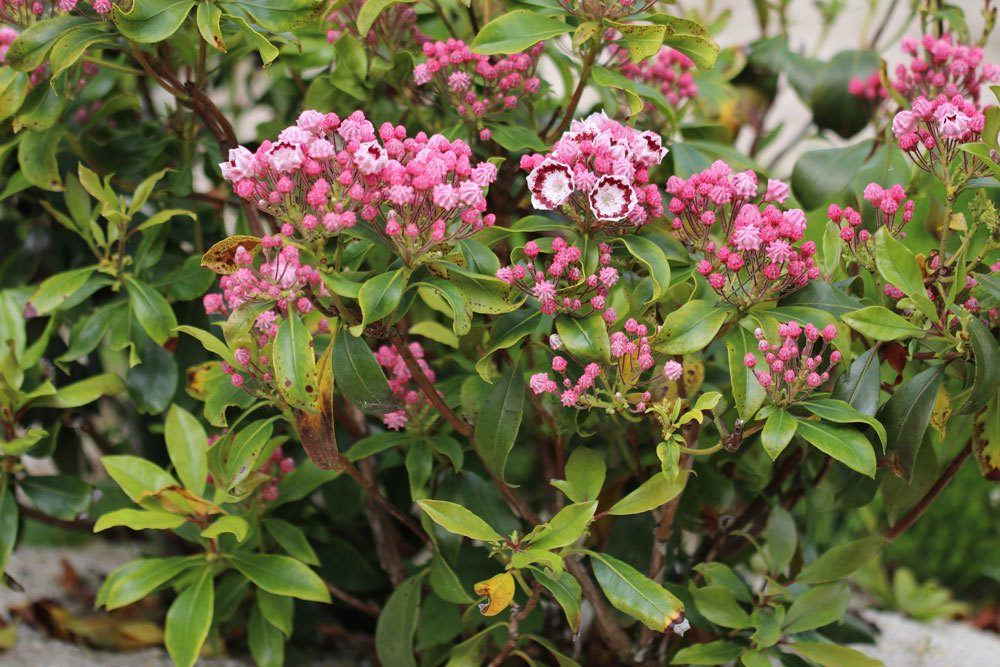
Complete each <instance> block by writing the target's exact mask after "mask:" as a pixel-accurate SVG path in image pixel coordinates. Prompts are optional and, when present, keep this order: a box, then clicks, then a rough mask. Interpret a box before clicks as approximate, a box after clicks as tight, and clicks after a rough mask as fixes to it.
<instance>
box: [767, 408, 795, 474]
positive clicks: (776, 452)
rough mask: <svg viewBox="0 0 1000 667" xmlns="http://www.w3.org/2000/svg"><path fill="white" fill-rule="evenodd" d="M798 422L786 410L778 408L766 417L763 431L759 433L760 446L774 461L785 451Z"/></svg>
mask: <svg viewBox="0 0 1000 667" xmlns="http://www.w3.org/2000/svg"><path fill="white" fill-rule="evenodd" d="M798 425H799V420H798V419H796V418H795V416H794V415H792V414H791V413H790V412H788V410H785V409H784V408H778V409H777V410H775V411H774V412H772V413H771V414H769V415H768V416H767V421H765V422H764V430H762V431H761V432H760V444H761V445H762V446H763V447H764V451H765V452H767V455H768V456H770V457H771V460H772V461H774V460H775V459H777V458H778V456H780V455H781V452H783V451H785V447H787V446H788V443H790V442H791V441H792V438H793V437H794V436H795V431H796V430H797V429H798Z"/></svg>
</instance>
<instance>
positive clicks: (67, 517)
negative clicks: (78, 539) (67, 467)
mask: <svg viewBox="0 0 1000 667" xmlns="http://www.w3.org/2000/svg"><path fill="white" fill-rule="evenodd" d="M17 485H18V487H20V489H21V491H23V492H24V494H25V495H26V496H28V499H29V500H31V504H32V505H34V506H35V507H36V508H38V510H39V511H40V512H42V513H43V514H47V515H49V516H53V517H55V518H57V519H63V520H64V521H71V520H73V519H75V518H76V517H77V516H79V515H80V514H82V513H83V512H86V511H87V508H89V507H90V500H91V497H92V495H93V489H92V488H91V486H90V484H87V483H86V482H84V481H83V480H82V479H79V478H76V477H70V476H69V475H51V476H50V475H38V476H31V477H25V478H23V479H21V480H20V481H19V482H18V484H17Z"/></svg>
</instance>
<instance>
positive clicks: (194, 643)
mask: <svg viewBox="0 0 1000 667" xmlns="http://www.w3.org/2000/svg"><path fill="white" fill-rule="evenodd" d="M214 607H215V586H214V582H213V580H212V569H211V568H210V567H208V566H207V565H206V567H205V568H204V569H203V570H202V571H201V574H200V575H199V576H198V578H197V579H195V580H194V583H192V584H191V585H190V586H188V587H187V588H185V589H184V591H183V592H181V594H180V595H178V596H177V599H176V600H174V603H173V604H172V605H170V609H169V610H168V611H167V622H166V632H165V634H164V641H163V643H164V644H165V645H166V647H167V652H168V653H169V654H170V658H171V659H172V660H173V661H174V664H175V665H177V667H194V663H195V662H197V660H198V656H199V655H200V654H201V646H202V644H204V643H205V639H207V638H208V631H209V629H211V627H212V611H213V609H214Z"/></svg>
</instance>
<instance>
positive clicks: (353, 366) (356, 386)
mask: <svg viewBox="0 0 1000 667" xmlns="http://www.w3.org/2000/svg"><path fill="white" fill-rule="evenodd" d="M332 362H333V377H335V378H336V380H337V388H338V389H339V390H340V393H342V394H343V395H344V397H345V398H347V400H348V401H350V402H351V403H353V404H354V405H355V406H356V407H358V408H359V409H361V410H363V411H365V412H367V413H368V414H370V415H384V414H385V413H387V412H393V411H395V410H399V409H401V407H402V406H401V404H400V402H399V399H398V398H397V397H396V394H394V393H393V391H392V388H390V387H389V383H388V382H387V381H386V379H385V372H384V371H383V370H382V367H381V366H380V365H379V363H378V361H376V360H375V355H373V354H372V351H371V349H369V347H368V344H367V343H365V341H364V340H362V339H361V338H356V337H354V336H351V335H348V333H347V332H346V331H339V332H337V338H336V340H335V341H334V344H333V357H332Z"/></svg>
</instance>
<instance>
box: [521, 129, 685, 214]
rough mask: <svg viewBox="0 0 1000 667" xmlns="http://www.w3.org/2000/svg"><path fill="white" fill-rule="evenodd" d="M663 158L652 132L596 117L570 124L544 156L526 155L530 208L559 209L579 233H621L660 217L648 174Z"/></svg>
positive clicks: (657, 137) (660, 204) (524, 166)
mask: <svg viewBox="0 0 1000 667" xmlns="http://www.w3.org/2000/svg"><path fill="white" fill-rule="evenodd" d="M666 154H667V149H666V148H664V147H663V140H662V139H661V138H660V135H658V134H656V133H655V132H639V131H638V130H635V129H633V128H631V127H628V126H626V125H622V124H621V123H619V122H617V121H615V120H612V119H610V118H608V117H607V116H605V115H604V114H603V113H595V114H593V115H591V116H589V117H588V118H586V119H584V120H574V121H573V123H572V124H571V125H570V129H569V131H568V132H566V133H564V134H563V135H562V138H560V139H559V141H557V142H556V143H555V145H554V146H553V147H552V152H551V153H548V154H547V155H540V154H537V153H536V154H534V155H525V156H524V157H522V158H521V168H522V169H524V170H525V171H527V172H528V189H529V190H530V191H531V203H532V205H533V206H534V207H535V208H536V209H540V210H545V211H548V210H556V209H558V210H560V211H562V213H563V214H564V215H566V217H568V218H569V219H570V220H572V221H573V222H574V223H575V224H576V225H577V226H578V227H579V228H580V229H581V230H582V231H583V232H584V233H587V234H589V233H592V232H595V231H604V232H609V233H621V232H625V231H631V230H632V229H634V228H636V227H639V226H641V225H644V224H646V223H648V222H652V221H653V220H655V219H656V218H658V217H660V216H661V215H662V214H663V201H662V198H661V195H660V190H659V188H658V187H657V186H656V185H655V184H653V183H650V182H649V180H650V179H649V170H650V169H651V168H652V167H654V166H656V165H658V164H659V163H660V162H661V161H662V160H663V158H664V157H665V156H666Z"/></svg>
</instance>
